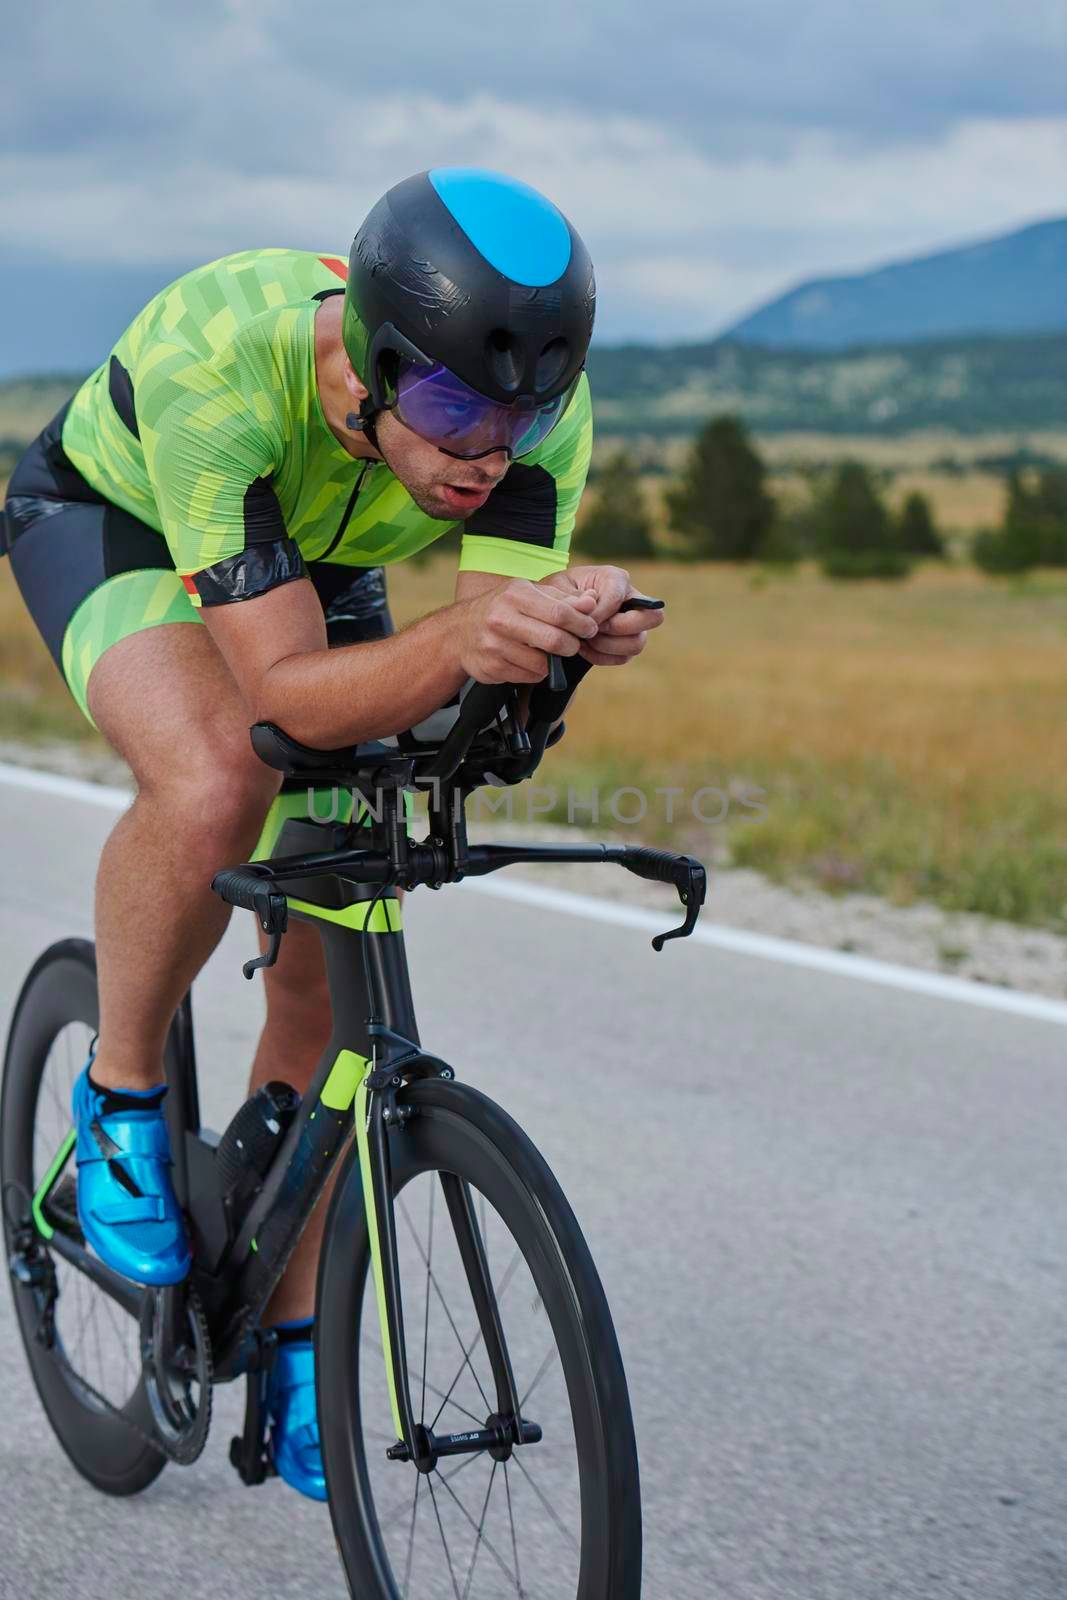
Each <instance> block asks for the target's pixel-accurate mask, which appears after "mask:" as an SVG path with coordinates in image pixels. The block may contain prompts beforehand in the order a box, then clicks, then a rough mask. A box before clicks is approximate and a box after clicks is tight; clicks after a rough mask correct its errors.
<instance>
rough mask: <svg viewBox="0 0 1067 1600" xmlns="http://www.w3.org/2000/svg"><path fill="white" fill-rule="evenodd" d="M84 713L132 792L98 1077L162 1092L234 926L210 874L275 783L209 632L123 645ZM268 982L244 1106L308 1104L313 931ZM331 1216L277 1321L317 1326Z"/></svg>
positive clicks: (316, 1030)
mask: <svg viewBox="0 0 1067 1600" xmlns="http://www.w3.org/2000/svg"><path fill="white" fill-rule="evenodd" d="M89 704H90V709H91V710H92V713H93V717H94V719H95V720H96V722H97V724H98V726H99V727H100V728H101V731H102V732H103V733H104V734H105V736H106V737H107V738H108V739H109V740H110V742H111V743H112V744H113V745H114V746H115V748H116V749H117V750H118V751H119V753H120V754H121V755H123V756H124V757H125V759H126V760H127V762H128V763H129V764H130V766H131V767H132V769H133V772H134V775H135V777H136V778H137V782H138V796H137V799H136V800H135V801H134V804H133V806H132V807H131V809H130V811H128V812H127V813H126V815H125V816H124V817H123V818H122V820H121V821H120V822H119V823H118V825H117V826H116V828H115V830H114V832H113V833H112V835H111V837H110V839H109V840H108V842H107V844H106V845H105V847H104V852H103V855H102V857H101V862H100V870H99V875H98V884H97V949H98V966H99V971H100V993H101V1023H100V1044H99V1047H98V1051H97V1058H96V1062H95V1063H94V1066H93V1078H94V1080H95V1081H96V1082H98V1083H99V1084H100V1085H101V1086H102V1087H113V1088H147V1087H150V1086H151V1085H152V1084H155V1083H159V1082H160V1081H161V1079H162V1075H163V1068H162V1058H163V1047H164V1043H165V1040H166V1033H167V1028H168V1026H169V1023H170V1018H171V1016H172V1015H173V1013H174V1010H175V1008H176V1006H177V1004H178V1002H179V1001H180V999H181V997H182V995H183V994H184V993H185V991H186V989H188V987H189V985H190V984H191V983H192V981H193V979H194V978H195V976H196V974H197V972H198V971H199V970H200V968H201V967H202V966H203V964H204V962H205V961H206V960H207V958H208V956H209V955H210V954H211V951H212V950H213V949H214V947H215V945H216V944H217V943H218V940H219V939H220V938H221V936H222V933H223V931H224V929H225V926H226V922H227V919H228V917H229V908H228V907H227V906H226V905H224V904H223V902H222V901H221V900H219V898H218V896H217V895H214V894H212V893H211V890H210V883H211V878H212V875H213V874H214V873H215V872H217V871H218V869H219V868H220V867H223V866H233V865H234V864H235V863H236V862H238V861H242V860H247V858H248V856H249V855H250V853H251V851H252V849H253V848H254V846H255V842H256V839H257V838H258V835H259V830H260V827H261V826H262V823H263V818H264V816H265V814H266V811H267V808H268V806H269V805H270V802H271V799H272V798H273V796H274V794H275V792H276V791H277V787H278V781H279V780H278V777H277V775H276V774H275V773H273V772H271V771H270V770H269V769H268V768H266V767H264V766H263V764H262V763H261V762H260V761H259V760H258V759H257V758H256V757H255V755H254V754H253V752H252V748H251V745H250V743H249V739H248V725H249V716H248V713H247V710H246V708H245V706H244V703H243V701H242V700H241V697H240V695H239V694H238V691H237V686H236V684H235V683H234V681H233V678H232V677H231V675H230V673H229V670H228V669H227V667H226V665H225V662H224V661H223V660H222V657H221V656H220V655H219V652H218V650H217V649H216V647H215V646H214V645H213V644H212V642H211V640H210V637H209V636H208V634H207V631H206V629H203V628H200V627H192V626H188V625H184V624H183V625H178V626H173V627H163V628H154V629H151V630H148V631H146V632H143V633H139V634H135V635H133V636H132V637H130V638H127V639H124V640H121V641H120V642H119V643H118V644H116V645H114V646H112V648H111V649H110V650H109V651H107V652H106V654H105V655H104V656H103V657H102V658H101V660H100V661H99V663H98V664H97V666H96V667H95V669H94V671H93V674H92V677H91V679H90V684H89ZM263 978H264V982H265V988H266V997H267V1020H266V1025H265V1027H264V1029H263V1033H262V1036H261V1038H260V1042H259V1047H258V1049H257V1052H256V1057H255V1061H254V1063H253V1067H252V1075H251V1081H250V1084H249V1092H251V1091H252V1090H254V1089H255V1088H257V1087H258V1086H259V1085H260V1084H262V1083H266V1082H269V1081H270V1079H272V1078H281V1079H283V1080H284V1081H285V1082H286V1083H290V1084H292V1086H293V1087H294V1088H296V1089H298V1090H299V1091H300V1092H301V1093H303V1092H304V1090H306V1088H307V1085H308V1082H309V1081H310V1079H311V1076H312V1074H313V1073H314V1070H315V1067H316V1066H317V1064H318V1061H319V1058H320V1057H321V1055H322V1052H323V1050H324V1049H325V1047H326V1043H327V1040H328V1039H329V1035H330V1009H329V996H328V991H327V987H326V971H325V962H324V960H323V955H322V945H321V941H320V939H319V936H318V934H317V933H316V931H315V930H314V928H310V927H307V926H306V925H300V924H294V925H293V926H292V927H291V928H290V930H289V932H288V933H287V934H286V935H285V938H284V939H283V941H282V949H281V955H280V957H279V960H278V963H277V965H276V966H275V967H273V968H269V969H267V970H266V971H265V972H264V973H263ZM235 1109H236V1108H235ZM327 1203H328V1197H326V1196H324V1197H323V1200H322V1202H321V1203H320V1205H319V1206H318V1208H317V1209H316V1212H315V1214H314V1216H313V1217H312V1218H311V1220H310V1222H309V1223H308V1226H307V1228H306V1229H305V1231H304V1234H303V1236H302V1237H301V1240H300V1243H299V1244H298V1246H297V1248H296V1250H295V1251H294V1253H293V1256H292V1259H291V1261H290V1263H289V1267H288V1269H287V1271H286V1273H285V1276H284V1278H283V1279H282V1282H281V1283H280V1284H279V1286H278V1289H277V1290H276V1292H275V1295H274V1297H273V1300H272V1302H271V1305H270V1308H269V1311H268V1316H267V1320H268V1321H269V1322H277V1321H286V1320H289V1319H293V1318H297V1317H304V1316H310V1315H311V1314H312V1312H313V1311H314V1301H315V1273H316V1269H317V1263H318V1252H319V1243H320V1240H321V1236H322V1226H323V1223H324V1221H325V1216H326V1208H327Z"/></svg>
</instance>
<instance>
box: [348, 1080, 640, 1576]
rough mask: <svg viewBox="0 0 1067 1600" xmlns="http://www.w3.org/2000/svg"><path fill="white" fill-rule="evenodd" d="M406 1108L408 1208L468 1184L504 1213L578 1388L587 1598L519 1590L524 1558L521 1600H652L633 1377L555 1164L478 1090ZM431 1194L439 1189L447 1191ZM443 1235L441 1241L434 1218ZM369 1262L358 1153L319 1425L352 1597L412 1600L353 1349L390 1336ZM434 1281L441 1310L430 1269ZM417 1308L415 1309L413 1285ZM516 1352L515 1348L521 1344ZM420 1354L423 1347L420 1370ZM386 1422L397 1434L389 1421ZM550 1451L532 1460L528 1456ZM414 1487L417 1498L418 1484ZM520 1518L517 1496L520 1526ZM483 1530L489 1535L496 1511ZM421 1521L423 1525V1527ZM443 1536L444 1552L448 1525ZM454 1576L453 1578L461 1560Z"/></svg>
mask: <svg viewBox="0 0 1067 1600" xmlns="http://www.w3.org/2000/svg"><path fill="white" fill-rule="evenodd" d="M398 1101H399V1103H400V1104H401V1105H405V1106H408V1107H410V1108H411V1111H412V1113H413V1115H412V1116H411V1117H410V1119H409V1120H408V1121H407V1122H406V1123H405V1125H404V1127H403V1129H402V1130H398V1131H396V1132H394V1133H392V1134H391V1135H390V1147H391V1152H392V1155H391V1159H392V1164H393V1187H394V1194H395V1195H396V1196H397V1197H398V1201H397V1204H398V1206H399V1204H400V1197H402V1195H403V1191H404V1190H405V1188H406V1186H407V1185H408V1184H409V1183H410V1182H411V1181H412V1180H413V1179H414V1178H415V1177H417V1176H418V1175H420V1174H426V1173H430V1174H434V1173H439V1172H447V1173H454V1174H455V1175H456V1176H458V1177H459V1178H461V1179H463V1180H464V1181H466V1182H467V1183H468V1184H469V1185H470V1187H471V1192H472V1194H475V1193H477V1194H478V1195H479V1199H480V1203H481V1197H484V1198H485V1200H486V1201H487V1202H488V1204H489V1205H490V1206H491V1207H492V1210H493V1213H494V1214H495V1216H496V1217H497V1218H498V1219H499V1220H501V1221H502V1223H503V1225H504V1228H505V1230H506V1232H508V1233H510V1235H511V1238H512V1240H513V1241H514V1244H515V1245H516V1246H517V1250H518V1252H521V1256H522V1258H523V1261H524V1263H525V1266H526V1268H527V1269H528V1271H529V1274H530V1276H531V1278H532V1280H533V1282H534V1285H535V1288H536V1293H537V1294H538V1295H539V1296H540V1298H541V1301H542V1304H543V1308H544V1311H545V1312H546V1314H547V1319H548V1324H549V1325H550V1328H551V1336H552V1338H554V1339H555V1340H556V1342H557V1350H558V1353H559V1356H560V1363H561V1367H562V1369H563V1370H562V1374H561V1377H562V1378H563V1379H564V1380H565V1390H563V1389H561V1394H563V1395H564V1403H565V1404H569V1405H570V1407H571V1423H572V1426H573V1430H574V1440H575V1444H576V1449H577V1458H578V1495H577V1499H578V1503H579V1505H580V1512H581V1534H580V1566H579V1569H578V1572H577V1579H576V1582H575V1584H574V1586H573V1587H572V1586H571V1585H570V1584H568V1586H567V1587H566V1591H565V1592H564V1590H563V1589H562V1588H557V1587H556V1586H555V1585H553V1584H552V1583H551V1582H549V1580H548V1579H547V1578H545V1579H543V1580H542V1581H544V1582H548V1583H549V1587H548V1588H547V1589H542V1588H541V1587H540V1586H538V1584H537V1583H536V1582H535V1583H534V1586H533V1588H531V1587H530V1585H529V1583H528V1582H526V1581H524V1580H522V1579H521V1577H520V1576H517V1573H518V1569H519V1552H518V1549H517V1548H516V1552H515V1569H516V1570H515V1571H514V1572H512V1574H511V1577H512V1580H513V1587H514V1590H515V1592H517V1593H518V1594H520V1595H527V1594H537V1595H540V1594H542V1593H551V1594H552V1595H553V1600H570V1596H571V1595H572V1594H573V1595H574V1596H575V1600H638V1597H639V1595H640V1592H641V1500H640V1482H639V1475H638V1464H637V1450H636V1443H635V1439H634V1430H633V1420H632V1416H631V1411H630V1402H629V1396H628V1392H627V1387H626V1377H625V1372H624V1369H623V1363H622V1357H621V1354H620V1351H619V1345H618V1341H617V1338H616V1335H615V1330H614V1326H613V1324H612V1320H611V1313H610V1311H609V1308H608V1303H607V1299H606V1297H605V1294H604V1290H603V1288H602V1286H601V1283H600V1279H599V1277H598V1275H597V1271H596V1268H595V1266H594V1264H593V1260H592V1257H591V1255H590V1253H589V1250H588V1247H587V1245H586V1243H585V1240H584V1238H583V1237H582V1234H581V1231H580V1228H579V1226H578V1223H577V1221H576V1219H575V1216H574V1213H573V1212H572V1210H571V1208H570V1206H569V1205H568V1203H567V1201H566V1199H565V1197H564V1195H563V1192H562V1190H561V1189H560V1187H559V1184H558V1183H557V1182H556V1180H555V1178H554V1177H553V1175H552V1173H551V1171H550V1169H549V1167H548V1165H547V1163H546V1162H545V1161H544V1159H543V1157H542V1156H541V1155H540V1154H539V1152H538V1151H537V1150H536V1149H535V1147H534V1146H533V1144H532V1143H531V1142H530V1140H529V1139H528V1138H527V1136H526V1135H525V1134H524V1133H523V1132H522V1130H521V1129H520V1128H519V1127H518V1125H517V1124H516V1123H515V1122H514V1121H513V1119H512V1118H511V1117H509V1116H508V1115H507V1113H506V1112H504V1111H503V1110H501V1108H500V1107H499V1106H497V1105H495V1104H494V1102H492V1101H491V1100H489V1099H488V1098H487V1097H486V1096H484V1095H482V1094H481V1093H479V1092H478V1091H476V1090H473V1089H471V1088H469V1087H468V1086H466V1085H461V1084H457V1083H454V1082H447V1081H445V1080H442V1079H431V1080H423V1081H422V1082H419V1083H417V1084H412V1085H410V1086H409V1087H408V1088H406V1089H404V1090H403V1091H401V1093H400V1094H399V1095H398ZM430 1181H431V1186H432V1187H434V1188H436V1187H437V1184H436V1183H435V1181H434V1179H433V1178H431V1180H430ZM432 1204H433V1202H432V1199H431V1206H432ZM399 1226H400V1224H399V1223H398V1227H399ZM430 1227H431V1238H432V1229H433V1222H432V1217H431V1224H430ZM424 1259H425V1257H424ZM369 1262H370V1251H369V1241H368V1233H367V1225H366V1218H365V1213H364V1207H363V1199H362V1184H361V1179H360V1169H359V1163H358V1159H357V1153H356V1151H355V1150H354V1149H353V1150H351V1151H350V1152H349V1154H348V1157H347V1158H346V1164H345V1167H344V1169H343V1171H342V1175H341V1179H340V1181H339V1182H338V1184H337V1186H336V1190H335V1193H334V1196H333V1200H332V1203H331V1208H330V1213H329V1217H328V1220H327V1226H326V1232H325V1240H324V1246H323V1251H322V1256H321V1259H320V1266H319V1281H318V1299H317V1315H316V1328H317V1334H316V1339H317V1362H318V1388H319V1424H320V1433H321V1438H322V1447H323V1456H324V1462H325V1467H326V1475H327V1484H328V1487H329V1501H330V1514H331V1517H332V1519H333V1527H334V1533H335V1536H336V1539H337V1544H338V1548H339V1551H340V1554H341V1559H342V1563H343V1566H344V1570H345V1575H346V1578H347V1580H348V1583H349V1587H350V1590H351V1592H352V1593H353V1594H354V1595H358V1596H360V1600H401V1597H402V1595H403V1594H406V1593H408V1582H409V1581H410V1572H411V1556H410V1555H409V1556H408V1566H407V1579H406V1580H405V1582H404V1585H403V1589H402V1588H401V1586H400V1582H399V1581H398V1576H397V1572H396V1568H395V1563H392V1562H391V1558H390V1555H389V1549H388V1545H387V1540H386V1538H385V1537H384V1535H383V1533H382V1528H381V1526H380V1523H379V1508H378V1507H377V1506H376V1504H375V1492H374V1488H373V1484H372V1474H371V1472H370V1470H369V1467H368V1445H367V1434H366V1428H365V1424H364V1419H363V1416H362V1410H361V1393H360V1389H361V1384H360V1344H361V1338H360V1337H355V1338H354V1337H353V1336H352V1330H353V1329H357V1328H359V1327H360V1323H361V1318H367V1319H370V1322H369V1324H368V1325H369V1326H370V1327H372V1328H374V1327H375V1326H376V1321H377V1302H376V1295H375V1291H374V1285H373V1278H372V1277H371V1278H370V1279H368V1267H369ZM426 1273H427V1280H428V1281H427V1285H426V1297H427V1301H428V1302H429V1300H430V1282H429V1279H430V1264H429V1261H428V1260H427V1268H426ZM404 1296H405V1301H407V1298H408V1289H407V1286H406V1285H405V1288H404ZM428 1315H429V1313H428V1312H427V1316H428ZM457 1337H458V1334H457ZM508 1338H509V1343H510V1341H511V1335H510V1333H509V1335H508ZM411 1348H412V1344H411V1339H410V1338H409V1363H410V1360H411ZM379 1359H380V1357H379ZM453 1359H454V1357H453ZM424 1373H425V1368H424ZM517 1375H518V1374H517ZM438 1392H440V1391H438ZM524 1406H525V1402H524ZM461 1409H462V1408H461ZM525 1415H527V1412H526V1410H525V1409H524V1416H525ZM369 1421H370V1419H368V1425H369ZM374 1421H375V1422H377V1423H379V1424H385V1423H386V1419H385V1418H382V1417H375V1419H374ZM379 1437H380V1433H379ZM377 1448H378V1446H377V1445H375V1446H374V1449H375V1450H377ZM540 1448H541V1446H540V1445H534V1446H524V1447H522V1450H523V1452H524V1453H526V1452H529V1451H530V1450H537V1449H540ZM517 1455H518V1451H516V1456H517ZM465 1459H466V1460H470V1457H467V1458H465ZM480 1459H484V1457H482V1458H480ZM528 1459H529V1460H530V1461H533V1460H534V1459H535V1458H534V1457H532V1456H529V1457H528ZM486 1465H487V1466H488V1465H489V1463H488V1462H486ZM383 1470H384V1471H387V1472H392V1471H394V1470H396V1471H399V1472H403V1473H408V1474H412V1473H414V1472H415V1470H416V1469H415V1468H414V1467H412V1466H410V1465H398V1466H396V1467H394V1466H392V1465H389V1466H388V1467H386V1468H385V1469H383ZM494 1470H495V1469H494ZM529 1476H530V1473H529V1472H528V1473H527V1477H529ZM390 1481H391V1480H390ZM397 1481H398V1482H399V1480H397ZM407 1481H408V1484H410V1482H411V1479H410V1478H409V1479H408V1480H407ZM430 1481H431V1482H432V1479H431V1480H430ZM515 1481H519V1480H518V1479H516V1480H515ZM453 1498H455V1495H453ZM487 1501H488V1491H487ZM442 1503H445V1502H442ZM416 1505H417V1496H416ZM511 1505H512V1497H511V1490H510V1488H509V1489H508V1513H509V1515H510V1514H511ZM434 1509H435V1511H436V1510H437V1505H436V1500H435V1503H434ZM383 1514H384V1513H383ZM482 1516H483V1521H484V1518H485V1512H484V1511H483V1513H482ZM414 1520H415V1514H414V1512H413V1514H412V1523H413V1525H414ZM438 1525H439V1527H441V1539H442V1541H443V1542H444V1541H445V1534H444V1530H443V1527H442V1526H441V1518H440V1513H438ZM412 1537H413V1535H412ZM514 1538H515V1529H514V1523H513V1524H512V1539H513V1540H514ZM446 1552H447V1543H446ZM474 1559H477V1552H475V1558H474ZM575 1559H576V1561H577V1558H575ZM498 1564H504V1565H509V1564H510V1563H509V1562H505V1563H499V1561H498ZM448 1566H449V1571H450V1573H451V1568H452V1559H451V1556H450V1555H449V1560H448ZM473 1571H474V1565H473V1561H472V1563H471V1573H473ZM495 1578H496V1584H497V1587H496V1588H494V1589H491V1590H488V1591H486V1592H490V1593H494V1594H502V1593H504V1592H505V1587H504V1585H503V1584H502V1583H500V1581H499V1574H495ZM470 1589H471V1578H470V1576H468V1578H467V1584H466V1589H461V1580H457V1578H456V1576H455V1574H454V1573H452V1574H451V1583H449V1581H448V1578H447V1577H446V1575H445V1572H444V1562H443V1560H442V1562H441V1574H440V1583H439V1584H438V1583H437V1581H436V1580H433V1581H431V1583H430V1585H429V1586H428V1587H427V1585H426V1583H425V1578H423V1579H421V1580H420V1583H419V1587H418V1588H417V1589H413V1590H411V1591H410V1592H411V1593H418V1595H419V1600H433V1595H432V1594H431V1590H433V1592H434V1593H436V1592H438V1591H439V1592H440V1594H441V1595H442V1596H448V1597H451V1596H452V1595H453V1593H456V1594H460V1593H467V1592H469V1591H470ZM477 1592H478V1593H481V1592H482V1591H481V1590H478V1591H477ZM507 1592H510V1591H507Z"/></svg>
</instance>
